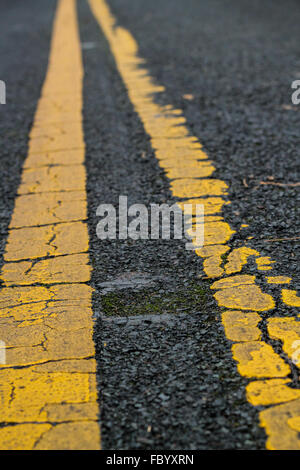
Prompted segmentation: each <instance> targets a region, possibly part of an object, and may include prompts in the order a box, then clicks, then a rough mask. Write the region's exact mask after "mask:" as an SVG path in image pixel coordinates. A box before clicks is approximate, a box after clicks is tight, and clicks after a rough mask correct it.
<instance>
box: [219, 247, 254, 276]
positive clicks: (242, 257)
mask: <svg viewBox="0 0 300 470" xmlns="http://www.w3.org/2000/svg"><path fill="white" fill-rule="evenodd" d="M249 256H259V253H258V252H257V251H256V250H254V249H252V248H248V247H245V246H243V247H241V248H236V249H234V250H233V251H232V252H231V253H229V255H228V259H227V264H226V266H225V271H226V274H233V273H238V272H240V271H241V270H242V268H243V266H245V264H247V261H248V258H249Z"/></svg>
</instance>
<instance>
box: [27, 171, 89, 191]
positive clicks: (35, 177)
mask: <svg viewBox="0 0 300 470" xmlns="http://www.w3.org/2000/svg"><path fill="white" fill-rule="evenodd" d="M84 188H85V169H84V166H83V165H72V166H59V165H56V166H43V167H39V168H28V169H24V170H23V174H22V182H21V185H20V187H19V190H18V194H29V193H45V192H47V193H48V192H50V191H78V190H80V189H84Z"/></svg>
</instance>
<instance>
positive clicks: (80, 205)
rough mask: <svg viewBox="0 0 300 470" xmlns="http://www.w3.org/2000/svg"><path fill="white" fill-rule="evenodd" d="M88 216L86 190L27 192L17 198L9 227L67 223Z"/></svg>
mask: <svg viewBox="0 0 300 470" xmlns="http://www.w3.org/2000/svg"><path fill="white" fill-rule="evenodd" d="M33 207H34V211H33V210H32V208H33ZM86 218H87V209H86V198H85V191H72V192H68V191H66V192H53V193H38V194H26V195H24V196H19V197H17V198H16V202H15V210H14V212H13V215H12V219H11V222H10V226H9V228H11V229H12V228H23V227H34V226H36V225H39V226H41V225H50V224H57V223H66V222H72V221H77V220H85V219H86Z"/></svg>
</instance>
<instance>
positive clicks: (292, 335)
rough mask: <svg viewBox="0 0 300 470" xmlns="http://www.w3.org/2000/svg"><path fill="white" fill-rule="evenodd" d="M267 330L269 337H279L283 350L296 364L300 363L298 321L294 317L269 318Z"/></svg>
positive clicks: (299, 329)
mask: <svg viewBox="0 0 300 470" xmlns="http://www.w3.org/2000/svg"><path fill="white" fill-rule="evenodd" d="M267 325H268V332H269V335H270V337H271V338H273V339H279V340H280V341H281V342H282V343H283V344H282V348H283V351H284V352H285V353H286V354H287V355H288V356H289V357H290V358H291V359H292V361H293V363H294V364H296V365H297V366H299V365H300V321H297V320H295V319H294V318H270V319H269V320H268V323H267Z"/></svg>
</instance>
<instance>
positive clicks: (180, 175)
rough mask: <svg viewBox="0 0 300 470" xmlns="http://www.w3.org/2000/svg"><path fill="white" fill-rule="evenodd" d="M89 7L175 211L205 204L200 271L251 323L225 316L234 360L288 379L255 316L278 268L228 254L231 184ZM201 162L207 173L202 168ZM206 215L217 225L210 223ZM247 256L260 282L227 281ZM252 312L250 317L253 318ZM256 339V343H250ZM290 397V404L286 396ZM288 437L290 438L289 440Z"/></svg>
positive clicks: (269, 303)
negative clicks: (263, 283)
mask: <svg viewBox="0 0 300 470" xmlns="http://www.w3.org/2000/svg"><path fill="white" fill-rule="evenodd" d="M89 3H90V6H91V9H92V12H93V14H94V15H95V18H96V19H97V21H98V22H99V24H100V26H101V27H102V30H103V32H104V34H105V35H106V37H107V40H108V42H109V44H110V47H111V50H112V53H113V55H114V58H115V62H116V64H117V67H118V69H119V72H120V75H121V77H122V78H123V80H124V83H125V85H126V87H127V90H128V95H129V98H130V99H131V101H132V103H133V105H134V107H135V110H136V112H137V113H138V115H139V116H140V118H141V120H142V122H143V125H144V128H145V131H146V132H147V133H148V134H149V136H150V138H151V144H152V147H153V149H154V150H155V155H156V157H157V159H158V161H159V164H160V166H161V168H162V169H164V170H165V171H166V173H167V175H168V176H169V178H170V180H171V181H170V187H171V190H172V193H173V195H174V196H176V197H177V198H179V199H181V200H180V201H178V202H177V204H178V205H179V207H181V208H183V205H184V204H185V203H193V204H203V205H204V210H205V223H204V229H205V230H204V232H205V240H204V241H205V246H204V247H203V248H199V247H197V246H196V242H194V245H195V250H196V253H197V255H198V256H201V257H202V258H203V259H204V266H203V268H204V272H205V273H206V275H207V276H208V277H211V278H214V277H221V276H224V274H225V277H224V278H223V279H221V280H219V281H217V282H215V283H214V284H213V285H212V288H213V289H215V290H216V293H215V299H216V300H217V303H218V305H219V306H223V307H226V308H228V309H233V310H238V311H240V310H244V311H245V314H244V315H245V318H247V320H245V318H244V323H243V325H245V322H248V325H247V327H246V326H245V328H243V327H242V326H241V325H242V322H241V313H242V312H240V313H239V314H237V313H235V314H234V313H233V316H230V314H229V313H228V316H226V315H225V317H223V318H224V321H225V323H226V321H227V320H228V321H227V324H226V328H225V331H226V332H227V334H228V335H232V337H233V338H235V340H236V341H239V344H236V345H234V346H233V351H234V353H233V354H234V357H235V359H236V360H237V362H238V368H239V370H240V372H241V373H242V374H243V375H246V376H247V377H249V378H251V379H257V378H267V377H270V378H277V377H286V375H288V374H289V371H290V369H289V366H288V365H287V364H286V363H285V362H284V361H283V359H282V358H281V357H280V356H279V355H278V354H277V353H276V352H275V351H274V349H273V348H272V347H271V346H270V345H269V344H266V343H264V342H262V341H260V336H259V332H258V326H259V325H258V322H257V323H256V321H258V318H259V317H258V313H256V312H265V311H269V310H272V309H274V312H275V306H276V305H275V301H274V299H273V297H272V296H271V295H270V294H269V293H264V292H263V291H262V289H261V287H260V286H259V285H257V283H256V274H257V273H259V274H260V275H263V272H264V271H270V270H272V268H273V264H274V262H273V261H272V260H271V259H270V258H269V257H265V256H261V254H260V253H259V252H258V251H256V250H254V249H252V248H249V247H247V246H241V247H239V248H235V249H234V250H232V251H230V246H229V244H228V243H229V242H230V239H231V236H232V235H233V234H234V231H233V230H232V228H231V227H230V226H229V225H228V224H227V223H226V222H225V221H224V220H223V217H222V215H221V214H222V210H223V208H224V206H225V205H226V204H229V203H230V201H229V200H228V188H227V185H226V184H225V182H223V181H221V180H217V179H214V178H213V177H212V175H213V172H214V165H213V163H212V162H211V161H210V160H209V158H208V156H207V154H206V153H205V151H204V149H203V147H202V145H201V143H200V142H198V140H197V139H196V138H195V137H193V136H191V135H190V132H189V130H188V127H187V126H186V120H185V118H184V117H183V116H182V114H183V113H182V111H181V110H179V109H175V108H173V107H172V106H171V105H166V106H164V105H159V104H158V103H157V102H155V100H154V99H153V94H154V93H158V92H162V91H164V88H163V87H159V86H158V85H157V84H155V83H154V80H153V79H152V78H151V76H150V75H149V73H148V70H147V68H146V66H145V61H144V60H143V59H141V58H140V57H138V45H137V43H136V41H135V39H134V38H133V37H132V35H131V34H130V32H129V31H127V30H126V29H124V28H123V27H121V26H119V25H117V24H116V20H115V18H114V17H113V15H112V14H111V12H110V10H109V8H108V6H107V4H106V2H105V0H89ZM199 163H202V164H203V166H202V165H201V166H199ZM205 172H207V173H208V174H206V173H205ZM189 213H190V214H195V209H194V208H191V209H190V212H189ZM209 216H218V217H220V218H219V219H218V220H211V221H210V220H209ZM244 226H245V224H241V227H244ZM250 238H251V237H249V238H248V239H250ZM227 255H228V258H227V259H226V257H227ZM249 256H254V257H255V260H256V269H257V273H255V275H246V274H245V275H236V276H231V277H229V278H228V277H226V276H227V275H228V274H230V275H231V274H237V273H240V272H241V270H242V269H243V268H244V269H246V264H247V263H248V258H249ZM224 271H225V273H224ZM282 298H283V301H285V302H286V303H287V304H288V305H292V306H299V298H298V297H297V296H296V293H295V292H292V291H289V292H286V291H283V293H282ZM250 311H253V312H251V313H250V314H249V312H250ZM246 312H247V313H246ZM248 314H249V316H248ZM224 325H225V324H224ZM247 329H249V332H248V331H246V330H247ZM251 335H252V336H251ZM251 338H252V339H254V338H255V340H252V341H251ZM241 341H245V342H241ZM270 385H271V384H270ZM273 385H274V384H273ZM284 385H285V384H284ZM277 390H278V388H277ZM280 390H281V389H280ZM280 393H281V391H280ZM277 395H278V394H277ZM277 395H276V394H274V402H273V404H276V403H277V399H278V396H277ZM286 397H289V398H290V397H291V394H290V391H289V390H288V392H287V394H286ZM270 404H271V403H270ZM272 409H273V410H275V409H277V406H276V407H273V408H271V409H270V410H267V412H268V415H263V414H262V415H261V417H262V419H261V422H262V425H263V426H264V427H265V428H266V431H267V433H268V435H269V440H268V446H270V444H269V442H270V441H272V443H274V446H275V447H274V448H277V447H276V446H278V448H280V446H281V444H280V443H279V442H278V441H277V435H278V436H279V435H280V423H279V420H278V419H277V415H276V412H274V413H272V411H271V410H272ZM263 413H266V412H265V411H264V412H263ZM285 431H286V433H287V435H286V441H285V442H286V444H287V445H290V446H291V448H293V447H295V446H297V445H298V446H299V445H300V440H299V437H298V435H297V433H296V432H295V431H293V430H292V428H290V427H286V428H285ZM291 432H292V433H293V434H292V438H290V436H291V434H290V433H291Z"/></svg>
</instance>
